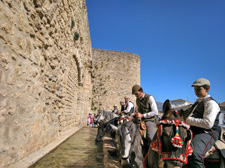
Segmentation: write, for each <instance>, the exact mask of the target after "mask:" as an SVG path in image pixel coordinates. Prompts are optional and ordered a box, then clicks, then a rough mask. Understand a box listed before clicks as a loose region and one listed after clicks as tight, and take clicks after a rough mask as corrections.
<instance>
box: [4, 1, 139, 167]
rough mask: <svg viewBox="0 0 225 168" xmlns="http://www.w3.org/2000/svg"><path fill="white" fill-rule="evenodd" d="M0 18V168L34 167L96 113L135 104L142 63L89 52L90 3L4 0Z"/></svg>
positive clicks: (109, 53)
mask: <svg viewBox="0 0 225 168" xmlns="http://www.w3.org/2000/svg"><path fill="white" fill-rule="evenodd" d="M0 16H1V18H0V137H1V138H0V167H3V168H5V167H9V166H11V165H14V164H15V165H16V163H18V162H19V161H21V160H24V158H28V160H29V159H30V160H32V161H35V159H34V158H33V157H34V155H33V154H34V153H40V152H39V151H42V150H41V149H44V148H48V151H49V150H51V149H50V148H51V144H52V143H53V144H54V147H55V146H56V145H57V142H55V141H56V139H60V143H61V142H63V140H65V139H66V138H67V137H68V136H70V135H71V133H72V132H73V131H74V130H78V129H80V126H85V125H86V122H87V121H86V117H87V114H88V113H89V112H91V110H92V111H94V112H96V111H97V110H98V109H105V110H111V108H112V106H113V105H114V104H117V105H118V106H119V101H120V100H123V97H124V96H125V95H129V96H130V97H131V99H132V101H133V102H135V98H134V96H132V95H131V87H132V86H133V85H134V84H139V83H140V57H139V56H138V55H136V54H132V53H126V52H118V51H109V50H99V49H93V50H92V47H91V39H90V32H89V26H88V18H87V7H86V1H85V0H57V1H56V0H32V1H30V0H22V1H21V0H1V1H0ZM92 85H93V88H92ZM92 94H93V97H92ZM70 130H73V131H70ZM73 133H74V132H73ZM49 145H50V146H49ZM42 153H43V152H42ZM28 156H29V157H28ZM31 157H32V159H31ZM25 160H27V159H25ZM28 164H30V163H28ZM18 165H21V164H20V163H19V164H18ZM15 167H16V168H17V167H24V166H15Z"/></svg>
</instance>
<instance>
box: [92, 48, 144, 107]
mask: <svg viewBox="0 0 225 168" xmlns="http://www.w3.org/2000/svg"><path fill="white" fill-rule="evenodd" d="M92 57H93V67H92V68H93V71H92V72H93V88H92V94H93V98H92V110H99V109H105V110H107V111H109V110H112V109H113V105H115V104H116V105H117V106H118V109H120V105H119V102H120V100H124V96H130V98H131V100H132V101H133V102H134V104H135V97H134V95H132V93H131V90H132V86H133V85H135V84H140V57H139V56H138V55H136V54H132V53H127V52H118V51H110V50H101V49H92Z"/></svg>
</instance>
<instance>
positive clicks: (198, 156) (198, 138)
mask: <svg viewBox="0 0 225 168" xmlns="http://www.w3.org/2000/svg"><path fill="white" fill-rule="evenodd" d="M218 138H219V132H217V131H211V132H207V133H200V134H196V135H194V137H193V139H192V141H191V146H192V149H193V153H192V155H191V156H189V157H188V164H187V166H188V168H204V158H203V156H204V155H205V154H206V152H207V151H208V150H209V149H210V148H211V147H212V146H213V145H214V143H215V142H216V140H218Z"/></svg>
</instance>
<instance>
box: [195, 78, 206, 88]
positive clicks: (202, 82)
mask: <svg viewBox="0 0 225 168" xmlns="http://www.w3.org/2000/svg"><path fill="white" fill-rule="evenodd" d="M204 85H206V86H210V82H209V80H208V79H205V78H200V79H197V80H196V81H194V83H193V84H192V85H191V86H192V87H194V86H204Z"/></svg>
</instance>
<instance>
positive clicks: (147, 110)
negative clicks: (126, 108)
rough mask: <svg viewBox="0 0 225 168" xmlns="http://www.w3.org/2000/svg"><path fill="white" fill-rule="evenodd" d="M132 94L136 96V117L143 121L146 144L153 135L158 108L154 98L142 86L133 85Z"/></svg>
mask: <svg viewBox="0 0 225 168" xmlns="http://www.w3.org/2000/svg"><path fill="white" fill-rule="evenodd" d="M132 94H134V95H135V97H136V104H137V107H136V111H137V112H136V117H138V118H141V119H142V120H143V121H145V124H146V128H147V132H146V133H147V140H148V144H150V142H151V141H152V139H153V136H154V135H155V126H156V124H155V122H156V116H157V115H158V108H157V105H156V102H155V99H154V97H153V96H152V95H149V94H147V93H144V92H143V89H142V87H141V86H139V85H134V86H133V87H132Z"/></svg>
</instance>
